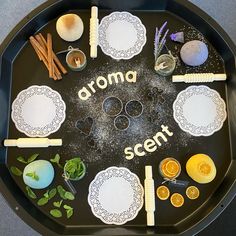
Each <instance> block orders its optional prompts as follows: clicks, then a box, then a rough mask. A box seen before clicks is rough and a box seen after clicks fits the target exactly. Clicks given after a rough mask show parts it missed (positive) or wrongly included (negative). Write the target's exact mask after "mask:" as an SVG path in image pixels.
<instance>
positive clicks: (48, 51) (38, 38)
mask: <svg viewBox="0 0 236 236" xmlns="http://www.w3.org/2000/svg"><path fill="white" fill-rule="evenodd" d="M29 40H30V43H31V45H32V47H33V49H34V51H35V53H36V54H37V56H38V58H39V60H40V61H42V62H43V63H44V65H45V66H46V68H47V69H48V72H49V78H53V79H54V80H60V79H62V76H61V72H62V73H63V74H66V73H67V70H66V69H65V68H64V66H63V65H62V64H61V62H60V60H59V59H58V57H57V56H56V54H55V53H54V52H53V48H52V35H51V34H49V33H48V34H47V40H46V39H45V38H44V37H43V35H42V34H41V33H40V34H37V35H35V37H34V36H31V37H30V39H29ZM60 70H61V72H60Z"/></svg>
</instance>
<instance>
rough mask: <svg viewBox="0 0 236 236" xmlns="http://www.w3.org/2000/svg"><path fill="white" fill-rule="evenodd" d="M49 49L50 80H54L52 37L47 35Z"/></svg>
mask: <svg viewBox="0 0 236 236" xmlns="http://www.w3.org/2000/svg"><path fill="white" fill-rule="evenodd" d="M47 49H48V66H49V78H53V74H54V70H53V56H52V35H51V34H47Z"/></svg>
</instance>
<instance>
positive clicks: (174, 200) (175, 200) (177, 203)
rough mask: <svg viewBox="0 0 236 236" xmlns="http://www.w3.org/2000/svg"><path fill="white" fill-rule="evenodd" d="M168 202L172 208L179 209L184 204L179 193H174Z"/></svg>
mask: <svg viewBox="0 0 236 236" xmlns="http://www.w3.org/2000/svg"><path fill="white" fill-rule="evenodd" d="M170 202H171V204H172V205H173V206H174V207H181V206H183V204H184V197H183V196H182V195H181V194H179V193H174V194H172V195H171V197H170Z"/></svg>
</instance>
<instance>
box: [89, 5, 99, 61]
mask: <svg viewBox="0 0 236 236" xmlns="http://www.w3.org/2000/svg"><path fill="white" fill-rule="evenodd" d="M89 45H90V57H91V58H96V57H97V46H98V8H97V7H95V6H94V7H92V8H91V18H90V34H89Z"/></svg>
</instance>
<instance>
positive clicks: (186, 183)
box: [0, 1, 230, 234]
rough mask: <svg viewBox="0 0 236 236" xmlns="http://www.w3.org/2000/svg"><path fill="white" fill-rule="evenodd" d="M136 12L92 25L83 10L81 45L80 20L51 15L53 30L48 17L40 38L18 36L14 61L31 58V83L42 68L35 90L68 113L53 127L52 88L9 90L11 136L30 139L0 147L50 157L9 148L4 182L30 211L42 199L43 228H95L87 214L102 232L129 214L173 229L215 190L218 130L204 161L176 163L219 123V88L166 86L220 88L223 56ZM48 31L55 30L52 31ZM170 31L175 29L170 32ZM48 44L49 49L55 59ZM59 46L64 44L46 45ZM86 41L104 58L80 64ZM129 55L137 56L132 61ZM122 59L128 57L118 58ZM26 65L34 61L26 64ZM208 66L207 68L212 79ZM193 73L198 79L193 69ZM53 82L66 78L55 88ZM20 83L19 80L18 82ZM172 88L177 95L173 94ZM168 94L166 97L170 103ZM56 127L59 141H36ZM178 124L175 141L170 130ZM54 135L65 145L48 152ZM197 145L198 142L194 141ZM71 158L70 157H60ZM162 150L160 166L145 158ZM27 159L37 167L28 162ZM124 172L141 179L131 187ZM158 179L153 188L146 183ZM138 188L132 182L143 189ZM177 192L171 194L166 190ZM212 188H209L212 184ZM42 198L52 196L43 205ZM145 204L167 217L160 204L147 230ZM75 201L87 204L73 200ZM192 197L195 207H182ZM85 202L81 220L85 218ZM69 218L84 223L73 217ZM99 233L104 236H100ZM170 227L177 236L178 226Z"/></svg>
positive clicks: (187, 31)
mask: <svg viewBox="0 0 236 236" xmlns="http://www.w3.org/2000/svg"><path fill="white" fill-rule="evenodd" d="M62 2H64V1H62ZM58 4H59V3H58ZM146 14H147V13H146V12H145V13H144V12H143V13H141V12H137V15H138V16H139V17H140V18H139V17H137V16H134V15H132V14H131V13H129V12H125V11H122V12H118V11H115V12H112V13H111V14H109V15H106V16H104V17H103V18H102V19H101V22H100V24H99V17H98V7H96V6H93V7H92V8H91V18H90V21H89V23H90V24H89V27H90V28H89V39H88V37H82V38H81V36H82V34H83V32H84V30H85V31H86V32H88V31H87V29H84V27H85V24H84V23H83V21H82V18H80V16H79V15H77V14H65V15H62V16H58V18H57V22H56V23H55V21H52V22H51V23H50V26H46V27H45V28H43V32H44V34H45V32H47V33H46V34H45V36H43V34H42V33H40V32H41V31H40V29H39V30H36V31H35V32H37V33H36V34H34V35H32V36H30V37H29V41H28V43H26V44H25V46H24V47H28V46H30V50H25V51H24V50H22V58H23V59H24V60H26V58H27V56H28V54H29V55H31V53H32V50H34V56H35V57H38V62H40V63H41V67H43V66H45V68H44V69H43V70H41V68H40V69H38V68H37V69H38V70H39V72H40V73H39V74H40V78H44V77H45V75H44V73H45V69H47V70H48V71H47V72H48V77H49V78H51V79H53V80H50V81H46V82H45V84H48V85H50V86H51V87H52V88H58V91H60V93H61V94H62V95H63V98H64V99H66V100H65V101H66V102H67V105H68V108H69V109H68V110H67V113H68V115H67V121H66V122H65V124H64V125H63V126H62V123H63V122H64V121H65V118H66V104H65V102H64V101H63V99H62V97H61V95H60V94H59V93H58V92H57V91H55V90H53V89H51V88H50V87H47V86H37V85H33V86H31V87H29V88H27V89H25V90H23V91H21V92H19V91H18V87H17V89H16V90H15V89H13V90H12V91H13V96H14V97H15V96H16V94H15V92H19V94H18V95H17V97H16V98H15V100H14V102H13V103H12V112H11V117H12V120H13V122H14V123H15V127H16V129H18V130H19V131H20V132H23V133H24V134H26V135H27V136H29V137H31V138H24V137H22V138H18V137H16V138H18V139H6V140H5V141H6V142H5V141H4V145H5V144H8V145H5V146H6V147H10V146H11V147H13V146H17V147H19V148H26V147H27V148H46V147H49V146H58V149H56V150H57V152H58V153H57V154H55V156H53V157H51V151H53V150H55V149H50V148H49V149H47V150H48V152H44V155H41V154H39V153H35V154H33V155H31V156H29V158H26V157H27V155H28V150H29V149H28V150H26V152H24V151H22V150H20V151H22V152H21V153H20V152H19V149H17V150H16V149H14V148H12V149H11V150H10V149H9V150H8V151H9V152H8V154H7V155H8V156H14V155H16V154H17V155H18V154H19V155H18V156H17V157H16V159H15V160H14V159H13V158H8V160H7V165H8V166H7V167H9V171H10V173H11V174H12V175H14V177H13V176H10V178H11V177H13V178H14V180H15V178H17V177H18V178H19V177H21V178H19V179H18V180H19V187H20V188H21V190H22V192H24V193H25V195H26V196H27V197H28V198H30V200H31V201H32V203H33V204H35V205H36V206H38V208H40V207H42V206H44V205H45V204H47V203H49V204H48V205H47V209H46V208H45V209H44V208H41V209H39V211H40V210H42V212H43V213H45V215H46V216H47V215H48V216H49V217H50V218H49V220H48V221H47V222H48V224H51V223H54V220H55V219H56V220H55V221H58V222H56V223H58V225H59V224H62V225H63V226H65V227H67V225H65V222H64V220H66V219H67V220H68V221H67V223H68V224H69V225H71V226H72V227H71V229H68V232H67V233H70V232H73V230H74V228H73V227H78V226H82V227H85V229H86V227H87V228H93V227H91V226H90V224H91V222H92V217H91V216H92V214H91V213H93V215H94V216H95V217H96V218H98V219H100V220H101V221H99V220H98V219H95V217H93V218H94V219H93V220H94V222H99V223H98V226H99V227H101V228H102V227H104V228H105V227H107V226H103V223H105V224H109V225H110V224H114V225H123V224H126V223H127V222H129V221H131V220H134V219H135V218H136V216H137V215H138V213H139V211H140V210H141V209H142V213H141V214H140V215H139V216H140V217H138V218H137V219H136V220H134V221H133V222H132V224H133V226H134V227H137V226H138V227H140V228H141V227H143V228H144V227H145V223H144V222H146V225H147V226H154V227H159V226H160V225H168V227H170V228H172V229H174V227H175V225H178V224H177V223H176V222H180V221H181V217H182V216H181V214H182V215H183V216H184V218H185V217H186V215H187V214H188V215H190V214H192V213H193V212H198V209H200V207H201V206H202V205H203V204H202V203H204V201H203V200H204V199H203V198H205V199H208V198H209V196H211V195H210V194H213V190H211V189H210V188H211V186H218V185H219V182H220V181H221V180H222V179H223V178H225V176H223V175H224V174H225V173H224V171H225V170H226V169H227V167H228V166H227V165H228V163H229V162H230V161H229V160H225V159H223V158H221V155H222V153H223V151H225V152H224V153H226V152H227V150H228V148H229V147H228V146H229V145H228V143H227V145H228V146H227V145H225V143H226V142H225V143H224V145H222V147H221V146H220V145H218V144H219V143H220V142H222V139H223V137H224V135H228V133H227V134H226V131H227V130H226V129H222V131H221V132H219V136H220V138H219V140H218V137H211V138H210V139H209V138H208V139H209V140H210V141H211V142H212V140H213V139H214V140H213V141H216V143H215V142H214V144H212V145H215V147H214V151H212V152H210V150H209V153H210V155H211V157H210V156H208V153H207V154H196V155H193V156H191V157H187V159H185V157H186V153H189V150H190V149H191V150H197V149H200V150H199V151H200V153H201V150H202V149H201V148H202V143H201V142H202V138H199V137H201V136H206V137H208V136H210V135H213V134H214V133H215V132H217V131H219V130H220V129H221V128H222V127H223V124H224V122H225V120H226V118H227V113H226V104H225V101H224V100H223V99H222V97H221V96H220V94H219V92H221V94H222V96H223V97H224V95H223V94H224V90H221V89H222V88H221V87H219V86H220V85H219V86H218V85H216V86H215V87H214V85H212V87H214V88H216V90H217V91H216V90H213V89H211V88H209V87H207V86H203V85H200V86H189V87H187V88H186V86H182V85H180V86H174V85H173V83H175V82H185V83H193V82H197V83H203V82H213V81H222V80H223V81H224V80H226V78H227V75H226V74H228V73H226V72H225V71H224V70H225V67H224V64H223V60H222V58H221V56H220V55H218V54H217V49H215V48H214V47H213V46H212V45H211V44H210V42H208V41H207V39H204V37H203V35H202V34H200V32H199V31H197V30H196V29H195V28H194V27H193V26H191V25H189V26H188V27H186V26H187V24H186V23H183V22H182V21H181V19H176V22H175V21H174V20H173V19H172V17H173V15H172V14H170V19H169V17H167V16H168V14H169V13H168V14H167V15H165V14H164V17H162V16H161V17H160V19H159V21H158V22H161V24H162V25H161V24H160V25H159V24H158V25H156V23H155V22H156V21H154V20H153V21H150V22H149V21H148V18H149V17H148V16H146ZM81 16H83V17H85V19H83V20H85V21H84V22H88V20H89V18H88V15H87V12H86V13H81ZM86 17H87V18H86ZM89 17H90V15H89ZM152 17H156V15H154V14H153V16H152ZM152 17H150V18H149V19H153V18H152ZM141 19H142V21H143V22H145V23H146V24H147V25H146V26H147V30H148V31H147V32H148V34H147V35H152V36H151V38H150V39H148V45H147V48H145V50H143V48H144V45H145V44H146V42H147V36H146V27H145V26H144V25H143V23H142V21H141ZM163 22H164V23H163ZM173 22H175V23H174V24H176V26H178V28H177V30H180V31H181V32H173V30H174V27H173V25H170V23H171V24H173ZM51 24H53V26H54V28H55V29H54V31H52V32H50V30H51V29H52V28H51V26H52V25H51ZM181 24H183V27H182V28H181V27H179V26H180V25H181ZM168 25H170V27H169V29H168ZM86 27H87V26H86ZM170 29H171V30H172V32H170ZM46 30H48V31H46ZM154 30H155V32H154ZM54 37H55V38H54ZM53 39H54V41H55V42H54V43H55V44H53ZM78 39H80V41H78V42H77V43H79V46H80V47H81V48H78V45H77V46H76V45H74V43H73V46H75V47H76V48H73V47H72V46H70V45H66V43H67V42H73V41H76V40H78ZM85 39H86V40H89V45H90V59H88V60H87V57H86V54H85V53H84V52H83V51H82V50H81V49H83V47H84V45H85V42H84V40H85ZM153 39H154V40H153ZM62 40H64V41H62ZM153 41H154V44H153ZM75 44H76V42H75ZM169 44H170V45H169ZM53 45H55V48H56V49H57V50H61V51H59V52H57V53H55V52H54V51H53ZM61 45H63V47H64V48H58V47H60V46H61ZM86 45H88V44H86ZM98 45H99V46H100V47H101V50H102V52H103V53H104V54H106V55H108V56H110V57H111V58H112V59H115V60H116V61H115V60H112V59H111V58H108V57H104V58H102V57H101V58H99V60H91V58H92V59H94V58H97V57H98V56H99V57H100V56H101V55H100V54H98V53H97V46H98ZM150 45H151V46H150ZM65 49H66V50H65ZM150 49H151V50H150ZM83 50H84V49H83ZM142 50H143V52H142ZM26 52H27V56H25V54H26ZM85 52H86V53H87V50H85ZM141 52H142V54H140V53H141ZM138 54H140V56H139V57H136V58H134V59H132V58H133V57H134V56H136V55H138ZM153 54H154V59H155V61H153ZM179 58H180V59H181V60H182V62H183V63H181V62H180V61H179ZM34 59H35V58H34ZM100 59H101V60H100ZM129 59H132V60H130V61H129V62H128V61H122V60H129ZM213 59H214V60H213ZM60 60H61V61H62V62H61V61H60ZM207 60H209V61H208V62H207ZM26 61H27V60H26ZM15 63H16V64H14V66H15V68H14V70H15V71H14V76H15V77H14V80H13V81H18V80H17V79H18V73H17V72H18V71H17V70H18V68H19V65H18V64H17V63H19V62H18V61H17V60H16V62H15ZM31 63H32V64H36V62H35V61H33V62H31V61H30V63H29V64H30V65H32V64H31ZM87 63H89V65H88V66H87ZM203 64H204V65H203ZM20 65H22V64H21V63H20ZM42 65H43V66H42ZM64 65H65V67H64ZM212 65H217V68H216V67H214V69H215V71H214V70H213V67H212ZM86 66H87V67H86ZM22 67H23V66H22ZM194 67H195V68H194ZM67 68H68V69H69V71H67ZM195 69H196V70H195ZM82 70H83V71H82ZM175 70H176V72H177V71H178V72H179V73H180V74H179V75H173V76H172V81H171V79H170V78H169V76H171V75H172V74H173V73H174V71H175ZM200 70H202V71H203V72H205V71H206V70H208V71H209V72H210V73H197V72H199V71H200ZM81 71H82V72H81ZM125 71H127V72H126V73H125ZM222 71H223V72H222ZM194 72H196V73H194ZM214 72H215V73H220V72H222V73H224V74H214ZM41 74H43V75H44V76H42V75H41ZM62 76H65V77H66V78H65V79H64V80H62ZM77 76H78V77H79V82H77ZM37 79H38V77H37V76H32V81H33V82H32V81H31V82H32V84H35V83H36V84H37ZM59 80H62V81H61V82H58V81H59ZM0 81H1V80H0ZM22 81H23V83H26V84H28V82H29V80H28V74H27V75H26V76H25V77H23V78H22ZM40 84H41V83H40ZM22 85H23V84H22ZM56 86H58V87H56ZM122 86H123V87H122ZM9 87H10V86H9ZM183 87H184V88H185V90H182V89H183ZM181 90H182V91H181ZM77 91H79V92H77ZM218 91H219V92H218ZM176 94H178V95H177V97H176V99H175V100H174V99H172V98H173V96H176ZM77 95H78V97H76V96H77ZM9 97H10V96H9ZM76 98H77V99H76ZM78 98H79V99H78ZM0 100H2V99H1V97H0ZM173 101H174V102H173ZM172 111H173V112H172ZM77 112H78V113H77ZM176 123H177V124H178V126H179V127H178V126H176ZM15 127H14V126H13V127H12V126H10V129H9V130H10V132H9V136H10V137H11V135H12V134H15ZM60 127H61V132H58V135H61V137H60V139H49V138H44V137H47V136H48V135H50V134H52V133H54V132H56V131H58V130H59V128H60ZM7 128H8V127H7ZM179 128H180V129H182V130H183V131H184V132H185V133H184V132H180V129H179ZM7 131H8V130H7ZM123 131H125V132H123ZM16 134H17V133H16ZM189 134H190V135H192V136H194V137H190V135H189ZM215 136H217V135H215ZM62 139H63V140H65V141H66V142H65V144H64V143H63V147H62V148H60V147H59V146H62ZM208 139H207V140H208ZM198 141H199V142H198ZM210 141H209V142H210ZM204 142H207V144H208V141H206V139H205V138H204ZM212 143H213V142H212ZM204 144H205V143H204ZM189 148H190V149H189ZM29 151H30V150H29ZM77 151H78V152H79V153H76V152H77ZM159 151H160V152H159ZM221 151H222V152H221ZM18 152H19V153H18ZM37 152H38V151H37ZM26 153H27V154H26ZM72 153H73V156H72V157H71V159H69V160H65V158H67V157H68V156H70V155H72ZM165 154H167V155H166V158H163V159H162V160H160V159H156V158H152V157H155V156H156V155H160V157H162V155H165ZM170 154H173V157H172V156H169V155H170ZM49 155H50V157H49ZM8 156H7V157H8ZM39 156H40V157H41V156H42V159H41V160H40V159H39V160H35V159H36V158H38V157H39ZM225 156H226V155H225ZM227 156H229V155H228V153H227ZM61 157H62V158H61ZM134 157H136V158H135V159H134ZM47 158H48V160H45V159H47ZM60 158H61V159H60ZM159 160H160V161H159ZM147 163H148V165H147ZM23 164H24V165H23ZM23 166H24V169H23ZM109 166H111V167H109ZM128 167H129V168H130V169H131V170H133V171H134V172H135V173H137V174H138V175H139V176H141V177H142V180H141V182H140V179H139V177H138V176H137V175H136V174H134V173H133V172H131V170H129V169H128ZM183 167H185V168H183ZM105 168H107V169H105ZM220 168H221V169H222V170H224V171H222V170H221V169H220ZM104 169H105V170H104ZM143 174H144V175H143ZM94 176H95V177H94ZM54 177H56V178H55V179H54ZM91 177H92V178H91ZM93 177H94V178H93ZM160 178H162V179H161V181H160V182H161V184H160V185H159V186H155V183H157V181H158V182H159V180H160ZM141 183H144V185H143V186H144V187H143V186H142V184H141ZM196 183H197V186H195V184H196ZM17 184H18V183H17ZM167 184H168V185H167ZM203 184H209V189H205V188H204V187H203V188H198V187H199V186H202V185H203ZM64 187H65V189H64ZM172 187H173V188H172ZM44 188H47V189H46V190H45V192H44V193H42V191H41V189H44ZM180 188H182V190H183V191H182V190H180V191H178V190H179V189H180ZM212 189H214V191H215V188H212ZM86 190H88V191H86ZM77 192H78V194H77ZM200 193H201V194H200ZM54 196H56V199H54V200H51V199H53V198H54ZM144 197H145V199H144ZM155 197H157V198H158V201H159V200H161V201H159V202H158V204H165V203H164V202H163V201H167V200H168V201H169V206H168V207H171V208H170V211H169V209H168V210H166V212H164V214H162V213H163V208H165V206H164V207H163V206H160V209H161V211H160V213H159V212H158V222H155V220H156V213H155V211H156V198H155ZM85 199H86V200H87V201H88V204H82V205H81V204H77V203H79V202H84V200H85ZM197 199H198V200H197ZM50 200H51V201H50ZM74 200H75V202H73V203H72V202H70V201H74ZM86 200H85V201H86ZM193 200H194V201H195V202H194V203H196V205H195V204H192V203H191V202H192V201H193ZM144 202H145V207H144V206H143V205H144ZM218 203H219V202H217V204H218ZM191 204H192V205H191ZM218 205H220V204H218ZM88 206H90V208H91V211H92V212H90V211H89V212H88ZM190 206H191V207H190ZM173 207H174V208H176V209H174V210H177V208H178V209H180V208H182V207H183V208H184V207H185V209H184V210H182V211H181V209H180V210H179V215H178V214H172V213H173V212H172V210H173ZM183 208H182V209H183ZM165 209H166V208H165ZM74 213H75V214H74ZM78 213H79V214H81V215H82V216H83V214H88V216H86V217H85V219H83V220H82V221H80V220H78ZM143 214H146V217H144V216H143ZM194 214H195V213H194ZM72 216H73V217H72ZM33 217H34V216H33ZM52 217H54V218H55V219H53V218H52ZM71 217H72V218H71ZM194 217H195V216H194ZM59 218H61V220H62V221H60V219H59ZM90 220H91V221H90ZM169 221H170V222H172V224H173V225H170V224H169ZM175 223H176V224H175ZM195 223H196V222H194V224H195ZM179 227H182V226H181V225H180V226H179ZM191 227H192V226H191ZM68 228H69V227H68ZM78 228H79V227H78ZM104 228H103V229H104ZM183 228H184V227H183ZM145 229H146V228H145ZM166 229H168V228H166ZM172 229H171V230H172ZM70 230H71V231H70ZM93 230H94V229H93ZM109 230H110V229H108V231H107V233H108V234H109V233H110V234H111V231H109ZM142 230H143V229H142ZM142 230H141V231H142ZM174 230H176V231H175V232H179V231H180V230H179V228H176V229H174ZM135 231H136V233H137V232H138V233H139V231H138V229H137V228H134V232H135ZM141 231H140V232H141ZM167 231H168V230H166V232H167ZM74 232H77V231H74ZM94 232H95V231H94ZM94 232H93V233H94ZM186 232H187V231H186Z"/></svg>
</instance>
